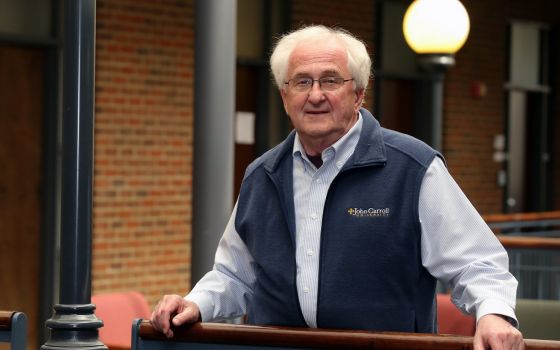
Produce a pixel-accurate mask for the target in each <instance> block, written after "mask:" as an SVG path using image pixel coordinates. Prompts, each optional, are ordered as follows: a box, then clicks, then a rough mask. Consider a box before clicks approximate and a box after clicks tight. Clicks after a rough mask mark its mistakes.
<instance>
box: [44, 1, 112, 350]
mask: <svg viewBox="0 0 560 350" xmlns="http://www.w3.org/2000/svg"><path fill="white" fill-rule="evenodd" d="M63 53H64V55H63V60H64V65H63V129H62V140H63V141H62V142H63V144H62V145H63V154H62V167H63V168H62V198H61V204H62V206H61V215H62V218H61V252H60V259H61V263H60V300H59V302H60V303H59V304H57V305H55V306H54V310H55V311H54V315H53V316H52V318H51V319H49V320H47V322H46V325H47V327H49V328H50V330H51V334H50V338H49V340H47V342H46V343H45V344H44V345H43V346H42V349H44V350H50V349H63V348H64V349H95V350H97V349H107V347H106V346H104V345H103V343H101V342H100V341H99V337H98V328H99V327H101V326H102V325H103V322H102V321H101V320H99V319H97V318H96V317H95V314H94V310H95V306H94V305H92V304H91V240H92V223H91V212H92V184H93V126H94V81H95V79H94V62H95V0H68V1H64V49H63Z"/></svg>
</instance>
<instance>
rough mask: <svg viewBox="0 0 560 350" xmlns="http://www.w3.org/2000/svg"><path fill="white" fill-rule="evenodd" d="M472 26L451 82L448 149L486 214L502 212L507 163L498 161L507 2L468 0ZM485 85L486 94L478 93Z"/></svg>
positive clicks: (449, 77) (455, 172)
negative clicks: (501, 181)
mask: <svg viewBox="0 0 560 350" xmlns="http://www.w3.org/2000/svg"><path fill="white" fill-rule="evenodd" d="M463 4H464V5H465V7H466V8H467V11H468V12H469V16H470V21H471V30H470V33H469V37H468V40H467V42H466V43H465V46H464V47H463V48H462V49H461V50H460V51H459V52H458V53H457V55H456V65H455V66H453V67H451V68H450V69H449V71H448V73H447V75H446V80H445V84H446V85H445V97H444V121H443V152H444V155H445V157H446V159H447V162H448V166H449V170H450V172H451V173H452V175H453V176H454V178H455V180H456V181H457V182H458V183H459V185H460V186H461V188H462V189H463V191H464V192H465V193H466V195H467V196H468V197H469V199H470V200H471V201H472V202H473V204H474V206H475V207H476V208H477V209H478V210H479V211H480V212H482V213H497V212H501V211H502V202H503V191H502V188H501V187H499V186H498V184H497V173H498V171H499V170H500V169H501V168H502V165H501V164H499V163H496V162H494V161H493V159H492V154H493V152H494V149H493V139H494V135H497V134H504V132H505V124H504V121H505V103H506V92H505V90H504V83H505V80H506V79H507V67H508V66H507V62H508V56H507V19H508V18H507V16H506V13H505V10H506V6H505V2H504V1H498V0H493V1H480V0H470V1H468V0H466V1H463ZM475 83H482V84H484V85H485V86H486V88H487V93H486V96H484V97H481V98H476V97H473V96H472V95H471V93H470V88H471V86H472V84H475Z"/></svg>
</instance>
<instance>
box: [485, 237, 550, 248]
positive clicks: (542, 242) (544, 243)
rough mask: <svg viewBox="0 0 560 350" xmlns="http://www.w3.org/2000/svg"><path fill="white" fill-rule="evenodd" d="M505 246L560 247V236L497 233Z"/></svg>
mask: <svg viewBox="0 0 560 350" xmlns="http://www.w3.org/2000/svg"><path fill="white" fill-rule="evenodd" d="M496 237H498V239H499V240H500V242H501V243H502V245H503V246H504V247H505V248H515V249H560V238H556V237H534V236H508V235H501V234H498V235H496Z"/></svg>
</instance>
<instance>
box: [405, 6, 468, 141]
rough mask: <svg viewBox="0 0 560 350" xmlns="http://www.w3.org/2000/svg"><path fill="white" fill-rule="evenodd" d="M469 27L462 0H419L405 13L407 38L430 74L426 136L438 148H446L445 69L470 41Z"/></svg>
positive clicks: (424, 98)
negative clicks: (444, 134)
mask: <svg viewBox="0 0 560 350" xmlns="http://www.w3.org/2000/svg"><path fill="white" fill-rule="evenodd" d="M469 28H470V23H469V15H468V13H467V11H466V10H465V7H464V6H463V5H462V4H461V2H459V1H458V0H415V1H414V2H412V4H410V6H409V7H408V9H407V11H406V13H405V16H404V20H403V32H404V37H405V39H406V42H407V43H408V45H409V46H410V47H411V48H412V50H414V52H416V53H417V54H418V63H419V65H420V68H421V69H422V71H424V72H425V73H426V74H427V76H428V78H427V79H426V80H425V82H424V83H423V84H424V86H423V89H422V93H423V96H422V101H423V105H424V106H425V110H426V112H425V114H426V118H429V119H428V120H427V123H424V124H427V125H424V127H427V126H429V128H428V129H425V132H424V133H425V134H427V135H426V137H425V139H426V140H427V141H428V142H429V143H430V144H431V146H432V147H434V148H435V149H437V150H441V149H442V129H443V83H444V80H445V72H446V71H447V69H448V68H449V67H451V66H453V65H454V64H455V57H454V54H455V53H456V52H457V51H458V50H459V49H460V48H461V47H462V46H463V44H464V43H465V41H466V40H467V36H468V34H469Z"/></svg>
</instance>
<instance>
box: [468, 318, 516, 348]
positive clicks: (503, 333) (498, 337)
mask: <svg viewBox="0 0 560 350" xmlns="http://www.w3.org/2000/svg"><path fill="white" fill-rule="evenodd" d="M473 345H474V350H485V349H492V350H502V349H508V350H510V349H514V350H523V349H525V343H524V342H523V335H522V334H521V332H519V330H517V329H516V328H515V327H513V326H512V325H511V324H510V323H509V322H508V321H506V320H505V319H504V318H503V317H501V316H499V315H493V314H488V315H484V316H482V317H481V318H480V320H478V323H477V325H476V333H475V334H474V341H473Z"/></svg>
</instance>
